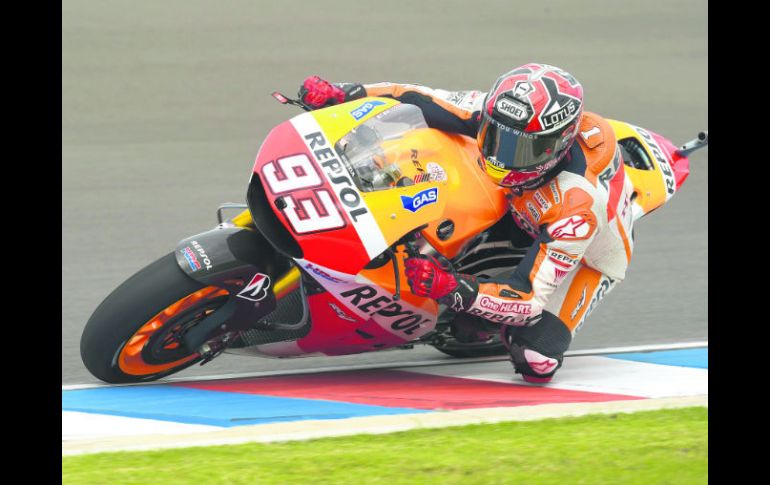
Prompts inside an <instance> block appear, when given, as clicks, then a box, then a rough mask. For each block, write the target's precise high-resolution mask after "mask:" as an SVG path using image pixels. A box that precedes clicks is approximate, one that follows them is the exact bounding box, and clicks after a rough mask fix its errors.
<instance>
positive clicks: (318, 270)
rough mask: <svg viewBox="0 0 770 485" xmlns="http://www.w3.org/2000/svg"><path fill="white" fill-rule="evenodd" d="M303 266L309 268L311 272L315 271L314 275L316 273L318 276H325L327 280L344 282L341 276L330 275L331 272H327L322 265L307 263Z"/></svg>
mask: <svg viewBox="0 0 770 485" xmlns="http://www.w3.org/2000/svg"><path fill="white" fill-rule="evenodd" d="M303 267H304V268H305V269H306V270H308V271H310V272H311V273H313V274H314V275H316V276H318V277H320V278H323V279H325V280H327V281H331V282H332V283H342V282H343V280H341V279H339V278H335V277H334V276H332V275H330V274H329V273H327V272H326V271H324V270H323V269H321V268H320V267H318V266H315V265H314V264H313V263H307V264H305V265H303Z"/></svg>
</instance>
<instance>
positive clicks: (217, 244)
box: [175, 210, 300, 361]
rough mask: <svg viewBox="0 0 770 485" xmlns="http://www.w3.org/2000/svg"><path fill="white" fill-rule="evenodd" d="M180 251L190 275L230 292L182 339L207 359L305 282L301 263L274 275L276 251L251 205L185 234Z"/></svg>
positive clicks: (177, 252)
mask: <svg viewBox="0 0 770 485" xmlns="http://www.w3.org/2000/svg"><path fill="white" fill-rule="evenodd" d="M175 255H176V260H177V264H178V265H179V267H180V268H181V269H182V271H184V272H185V274H187V276H189V277H190V278H192V279H194V280H196V281H199V282H200V283H201V284H203V285H206V286H216V287H218V288H223V289H225V290H227V292H228V293H229V294H230V298H229V300H228V301H227V302H226V303H225V304H224V305H223V306H222V307H220V308H219V309H218V310H217V311H216V312H214V313H213V314H212V315H211V316H209V317H207V318H205V319H203V320H202V321H201V322H200V323H198V324H197V325H195V326H193V327H192V328H190V329H189V330H188V331H187V333H186V334H185V335H184V337H183V338H182V341H183V344H184V345H185V347H186V348H187V349H188V350H189V351H191V352H199V353H201V355H204V358H206V361H208V360H210V359H211V358H213V357H214V356H216V355H218V354H219V353H220V352H221V351H222V350H224V347H226V345H227V342H228V341H229V340H230V339H231V338H232V337H233V336H235V335H237V333H238V332H240V331H242V330H246V329H248V328H251V327H252V326H253V325H254V324H255V323H256V322H257V321H258V320H259V319H261V318H262V317H264V316H266V315H268V314H269V313H270V312H272V311H273V310H274V309H275V307H276V305H277V300H279V299H281V298H283V297H284V296H286V295H287V294H289V293H291V292H292V291H294V290H295V289H296V288H297V287H298V286H299V284H300V272H299V270H298V269H297V268H296V267H292V268H291V269H289V270H288V271H286V272H285V273H284V274H283V275H281V276H280V277H278V278H277V279H275V278H276V277H275V275H274V273H275V271H276V256H277V255H276V252H275V250H274V249H273V247H272V246H271V245H270V244H269V243H268V242H267V241H266V240H265V239H264V238H263V237H262V235H261V234H260V233H259V232H258V231H256V230H254V228H253V220H252V218H251V214H250V213H249V211H248V210H245V211H243V212H241V213H240V214H239V215H237V216H236V217H234V218H233V219H232V221H231V222H223V223H220V224H219V225H218V226H217V227H215V228H214V229H211V230H209V231H206V232H203V233H200V234H196V235H194V236H191V237H188V238H186V239H183V240H182V241H181V242H179V244H178V245H177V247H176V250H175ZM274 279H275V281H274ZM212 345H213V346H214V347H212Z"/></svg>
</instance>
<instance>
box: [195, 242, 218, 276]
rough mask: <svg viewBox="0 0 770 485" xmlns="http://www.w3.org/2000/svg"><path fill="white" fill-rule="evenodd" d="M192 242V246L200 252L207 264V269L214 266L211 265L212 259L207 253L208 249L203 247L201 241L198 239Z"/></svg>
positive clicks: (204, 262)
mask: <svg viewBox="0 0 770 485" xmlns="http://www.w3.org/2000/svg"><path fill="white" fill-rule="evenodd" d="M190 244H192V247H193V248H194V249H195V251H197V252H198V255H199V256H200V257H201V259H202V260H203V264H204V265H206V269H211V268H213V266H211V260H210V259H209V256H208V255H207V254H206V250H205V249H203V247H202V246H201V245H200V243H198V241H190Z"/></svg>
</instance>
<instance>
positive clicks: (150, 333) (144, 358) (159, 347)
mask: <svg viewBox="0 0 770 485" xmlns="http://www.w3.org/2000/svg"><path fill="white" fill-rule="evenodd" d="M227 295H228V293H227V291H226V290H223V289H222V288H218V287H215V286H208V287H206V288H203V289H201V290H198V291H196V292H195V293H192V294H190V295H187V296H186V297H184V298H181V299H180V300H178V301H176V302H175V303H173V304H171V305H169V306H168V307H166V308H165V309H163V310H162V311H160V312H159V313H158V314H157V315H155V316H154V317H152V318H151V319H150V320H148V321H147V322H146V323H145V324H144V325H142V326H141V327H140V328H139V330H137V331H136V333H134V335H132V336H131V337H130V338H129V339H128V340H127V341H126V343H125V344H124V345H123V348H122V349H121V351H120V354H119V355H118V366H119V367H120V370H121V371H123V372H124V373H126V374H130V375H150V374H157V373H159V372H164V371H167V370H169V369H173V368H175V367H179V366H180V365H183V364H186V363H188V362H190V361H192V360H194V359H196V358H198V357H199V354H198V353H192V354H189V355H184V354H185V353H186V352H185V351H184V348H183V346H182V345H181V338H182V336H183V335H184V333H185V331H186V330H188V329H189V328H191V327H192V326H194V325H196V324H197V323H198V322H200V321H201V320H203V319H204V318H206V317H208V316H209V315H210V314H211V313H213V312H214V311H216V309H217V308H219V307H220V306H222V305H223V304H224V303H225V301H226V300H227Z"/></svg>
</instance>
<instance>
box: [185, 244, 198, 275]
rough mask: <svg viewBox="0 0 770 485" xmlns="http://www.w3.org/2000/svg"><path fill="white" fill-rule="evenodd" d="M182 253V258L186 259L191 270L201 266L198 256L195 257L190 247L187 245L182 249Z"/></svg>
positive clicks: (196, 269)
mask: <svg viewBox="0 0 770 485" xmlns="http://www.w3.org/2000/svg"><path fill="white" fill-rule="evenodd" d="M182 255H183V256H184V259H186V260H187V264H189V265H190V269H191V270H193V271H198V270H199V269H201V268H202V266H201V263H200V261H198V258H196V257H195V253H194V252H193V250H192V249H190V247H189V246H187V247H185V248H184V249H183V250H182Z"/></svg>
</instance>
